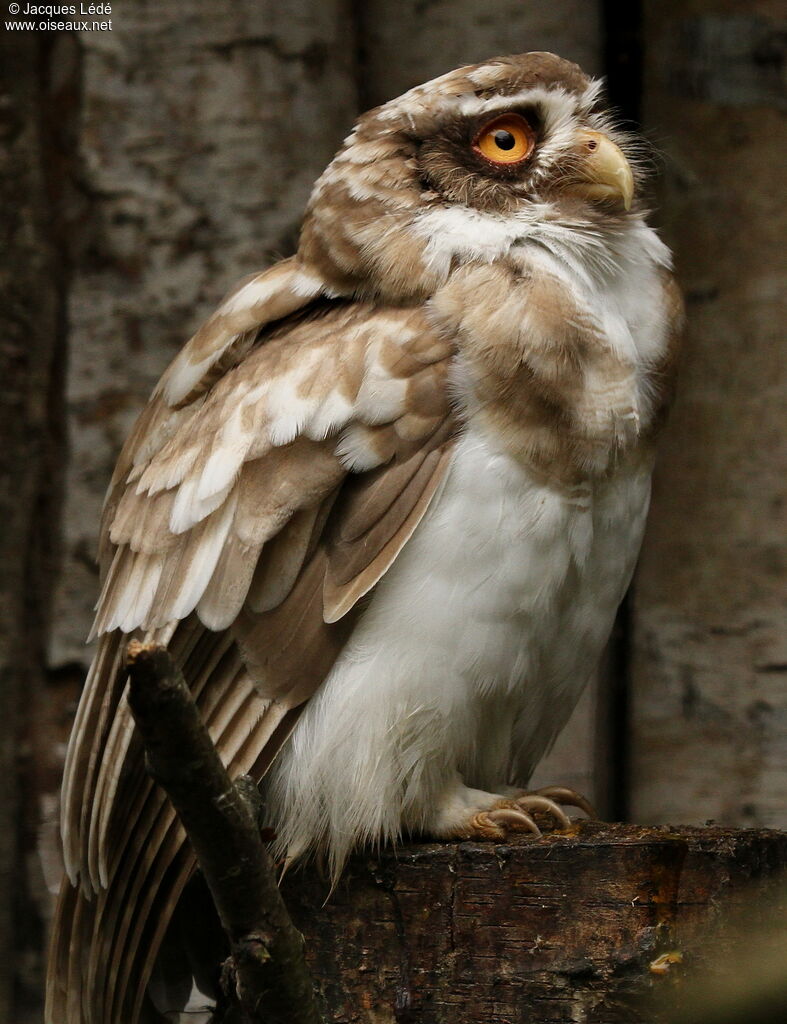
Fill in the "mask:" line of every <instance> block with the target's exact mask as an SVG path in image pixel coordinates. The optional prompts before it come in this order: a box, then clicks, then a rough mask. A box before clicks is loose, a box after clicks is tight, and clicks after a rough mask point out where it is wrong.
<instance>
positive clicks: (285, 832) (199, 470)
mask: <svg viewBox="0 0 787 1024" xmlns="http://www.w3.org/2000/svg"><path fill="white" fill-rule="evenodd" d="M637 152H638V146H637V143H636V140H632V139H631V138H630V137H629V136H627V135H624V134H622V133H621V132H620V131H619V130H618V129H617V128H616V127H615V125H614V122H613V120H612V118H611V117H610V115H609V114H608V113H607V112H606V111H605V108H604V104H603V100H602V97H601V90H600V85H599V83H598V82H596V81H593V80H591V79H589V78H588V77H586V75H585V74H583V72H582V71H581V70H580V69H579V68H578V67H576V66H575V65H574V64H571V63H568V62H567V61H565V60H562V59H560V58H558V57H556V56H554V55H552V54H549V53H527V54H523V55H519V56H512V57H504V58H500V59H495V60H490V61H488V62H486V63H483V64H478V65H474V66H470V67H463V68H460V69H458V70H456V71H453V72H451V73H450V74H447V75H444V76H443V77H441V78H438V79H435V80H434V81H432V82H428V83H427V84H425V85H422V86H419V87H417V88H414V89H411V90H410V91H409V92H407V93H405V94H404V95H403V96H401V97H399V98H398V99H395V100H392V101H391V102H389V103H386V104H385V105H383V106H381V107H378V108H377V109H375V110H372V111H370V112H369V113H367V114H365V115H363V116H362V117H361V118H360V119H359V121H358V122H357V124H356V126H355V128H354V130H353V131H352V133H351V134H350V136H349V137H348V138H347V140H346V141H345V142H344V144H343V146H342V148H341V149H340V150H339V152H338V154H337V156H336V157H335V158H334V160H333V161H332V162H331V163H330V165H329V166H328V168H327V169H326V171H325V172H324V173H323V174H322V176H321V177H320V178H319V180H318V181H317V183H316V185H315V187H314V190H313V193H312V196H311V199H310V201H309V204H308V207H307V210H306V214H305V218H304V221H303V226H302V231H301V235H300V241H299V245H298V249H297V254H296V255H295V256H293V257H292V258H291V259H286V260H284V261H282V262H280V263H277V264H276V265H275V266H273V267H271V268H269V269H267V270H265V271H263V272H262V273H259V274H256V275H255V276H253V277H251V278H249V279H247V280H246V281H244V282H243V283H241V285H240V286H239V287H238V288H237V289H236V290H235V291H234V292H232V293H231V294H230V295H229V297H228V298H226V299H225V300H224V302H223V303H222V304H221V305H220V306H219V308H218V309H217V311H216V312H215V313H214V314H213V315H212V316H211V317H210V319H209V320H208V321H207V323H206V324H205V325H204V326H203V327H201V328H200V330H199V331H198V332H197V333H196V335H195V336H194V337H193V338H192V339H191V340H190V341H189V342H188V344H187V345H186V346H185V348H184V349H183V350H182V351H181V352H180V354H179V355H178V356H177V357H176V358H175V359H174V361H173V362H172V363H171V365H170V366H169V368H168V369H167V370H166V372H165V373H164V375H163V377H162V378H161V380H160V382H159V384H158V385H157V387H156V389H155V391H154V393H153V395H152V398H151V400H150V402H149V404H148V406H147V407H146V408H145V410H144V411H143V412H142V414H141V416H140V418H139V420H138V422H137V424H136V426H135V427H134V429H133V431H132V433H131V436H130V437H129V439H128V440H127V442H126V444H125V446H124V448H123V451H122V453H121V455H120V458H119V461H118V464H117V468H116V470H115V473H114V476H113V479H112V482H111V484H110V487H109V492H108V496H107V499H106V505H105V509H104V514H103V523H102V530H101V543H100V563H101V570H102V590H101V595H100V598H99V601H98V606H97V607H98V611H97V616H96V622H95V629H94V633H95V635H96V636H97V637H98V638H99V639H98V647H97V650H96V655H95V659H94V661H93V665H92V667H91V669H90V673H89V676H88V680H87V683H86V686H85V690H84V694H83V696H82V699H81V702H80V705H79V710H78V713H77V718H76V723H75V726H74V731H73V736H72V739H71V743H70V747H69V751H68V757H67V763H66V768H65V779H64V786H63V800H62V833H63V841H64V847H65V857H66V865H67V871H68V880H67V881H66V882H65V884H64V887H63V891H62V894H61V898H60V904H59V908H58V913H57V918H56V922H55V927H54V940H53V947H52V956H51V961H50V979H49V997H48V999H49V1001H48V1009H47V1018H46V1019H47V1021H48V1024H136V1022H137V1021H138V1020H139V1019H140V1014H141V1013H142V1012H143V1006H144V1005H146V1000H147V999H149V995H146V990H147V989H148V986H149V981H150V978H151V972H152V971H153V968H154V964H155V962H156V957H157V955H158V952H159V949H160V946H161V943H162V940H163V937H164V934H165V931H166V928H167V925H168V922H169V921H170V919H171V917H172V914H173V912H174V909H175V908H176V906H177V904H178V901H179V899H180V898H181V894H182V892H183V890H184V887H185V886H186V883H187V881H188V880H189V877H190V876H191V875H192V873H193V872H194V858H193V855H192V853H191V851H190V848H189V847H188V845H187V844H186V842H185V839H184V834H183V831H182V828H181V826H180V825H179V822H178V821H177V819H176V816H175V813H174V811H173V809H172V807H171V805H170V804H169V802H168V800H167V799H166V797H165V796H164V794H163V792H162V791H161V790H160V789H158V788H157V787H156V786H155V785H154V784H153V783H152V782H151V780H150V778H149V777H148V775H147V774H146V772H145V768H144V760H143V751H142V749H141V743H140V740H139V737H138V735H137V734H136V732H135V729H134V723H133V720H132V718H131V715H130V712H129V707H128V703H127V694H126V681H125V679H124V675H123V673H122V671H120V668H121V665H122V659H123V654H124V650H125V647H126V644H127V642H128V640H129V638H132V637H137V638H146V639H148V640H152V641H155V642H159V643H163V644H166V645H168V647H169V650H170V652H171V653H172V656H173V657H174V659H175V660H176V662H177V664H178V665H179V666H180V667H181V668H182V670H183V673H184V676H185V678H186V680H187V682H188V684H189V686H190V688H191V690H192V693H193V695H194V699H195V701H196V703H197V705H198V707H199V709H200V711H201V713H202V716H203V718H204V720H205V722H206V724H207V727H208V729H209V731H210V734H211V736H212V738H213V740H214V742H215V744H216V747H217V748H218V750H219V753H220V754H221V756H222V758H223V760H224V762H225V763H226V764H227V766H228V767H229V770H230V773H231V774H232V775H233V776H238V775H240V774H242V773H248V774H250V775H252V777H254V778H255V780H258V781H259V782H260V785H261V787H262V789H263V792H264V798H265V803H266V805H267V809H268V813H269V815H270V819H271V824H272V826H273V827H274V829H275V832H276V837H277V838H276V840H275V843H274V849H275V853H276V855H277V856H278V857H280V858H284V859H287V860H288V861H295V860H298V859H301V858H304V857H306V856H307V855H310V854H319V855H322V856H324V857H325V858H326V860H327V863H328V865H329V869H330V872H331V874H332V876H333V877H334V878H336V876H337V875H338V873H339V872H340V871H341V869H342V865H343V864H344V862H345V860H346V858H347V856H348V854H349V853H350V851H351V850H352V849H353V848H354V847H356V846H358V845H360V844H364V843H367V842H374V843H378V842H394V841H396V840H397V839H399V838H400V837H402V836H410V835H425V836H430V837H438V838H439V837H444V838H451V837H487V838H492V839H494V838H499V837H502V836H504V835H505V834H506V833H507V832H508V831H511V830H517V829H530V830H534V829H535V825H534V823H533V819H532V817H531V815H530V813H529V812H530V811H532V810H533V809H536V808H542V807H548V808H549V809H550V810H551V811H552V813H553V814H554V816H555V817H556V818H557V819H558V821H561V820H563V819H562V818H561V815H562V813H563V812H562V811H561V810H560V808H558V807H556V806H555V805H554V804H553V803H552V802H551V801H547V800H546V798H545V797H544V796H537V795H535V796H534V795H529V794H526V793H525V792H524V790H523V789H522V787H524V786H525V785H526V784H527V781H528V779H529V777H530V775H531V772H532V771H533V768H534V766H535V765H536V763H537V762H538V760H539V759H540V758H541V756H542V755H543V754H544V753H545V751H546V750H547V749H548V748H549V747H550V745H551V744H552V742H553V741H554V739H555V737H556V736H557V734H558V732H559V731H560V729H561V728H562V727H563V725H564V724H565V722H566V721H567V719H568V717H569V715H570V713H571V711H572V709H573V708H574V706H575V704H576V701H577V699H578V697H579V695H580V693H581V691H582V688H583V687H584V686H585V684H586V683H587V681H588V679H589V677H590V676H591V674H592V673H593V671H594V669H595V667H596V664H597V661H598V659H599V656H600V653H601V650H602V647H603V645H604V643H605V641H606V639H607V637H608V635H609V632H610V629H611V627H612V623H613V619H614V616H615V612H616V609H617V607H618V605H619V603H620V601H621V599H622V597H623V594H624V591H625V590H626V587H627V585H628V583H629V580H630V578H631V574H632V571H633V568H634V563H635V559H636V557H637V552H638V549H639V546H640V542H641V538H642V532H643V527H644V523H645V516H646V512H647V507H648V499H649V492H650V478H651V470H652V465H653V448H654V441H655V438H656V435H657V433H658V430H659V427H660V425H661V423H662V420H663V417H664V412H665V408H666V405H667V403H668V399H669V395H670V392H671V389H672V381H673V375H674V367H675V363H676V357H677V352H678V338H679V333H680V331H679V328H680V323H681V318H682V312H681V303H680V299H679V297H678V293H677V290H676V286H675V284H674V282H673V278H672V274H671V271H670V255H669V252H668V251H667V249H666V248H665V246H664V245H663V244H662V242H661V241H659V239H658V237H657V236H656V234H655V233H654V231H653V230H652V229H651V228H650V227H649V226H648V225H647V224H646V222H645V216H644V211H643V209H642V206H641V191H642V182H641V177H642V175H641V170H640V167H639V165H638V161H637ZM553 795H557V796H560V795H561V794H560V793H559V792H556V793H555V794H553Z"/></svg>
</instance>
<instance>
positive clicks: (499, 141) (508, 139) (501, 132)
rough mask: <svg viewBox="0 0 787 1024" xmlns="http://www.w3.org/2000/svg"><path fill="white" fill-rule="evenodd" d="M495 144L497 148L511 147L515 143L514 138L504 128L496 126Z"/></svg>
mask: <svg viewBox="0 0 787 1024" xmlns="http://www.w3.org/2000/svg"><path fill="white" fill-rule="evenodd" d="M495 145H496V146H497V148H498V149H513V148H514V146H515V145H516V139H515V138H514V136H513V135H512V134H511V132H507V131H506V130H505V128H498V129H497V131H496V132H495Z"/></svg>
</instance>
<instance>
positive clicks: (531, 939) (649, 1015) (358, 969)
mask: <svg viewBox="0 0 787 1024" xmlns="http://www.w3.org/2000/svg"><path fill="white" fill-rule="evenodd" d="M786 868H787V834H786V833H781V832H773V831H768V830H745V831H741V830H733V829H724V828H717V827H713V828H685V827H681V828H640V827H636V826H630V825H606V824H601V823H597V822H583V823H581V824H578V825H577V826H576V827H575V828H574V829H573V830H572V831H571V832H570V833H568V834H566V833H558V834H553V835H548V836H545V837H544V838H542V839H539V840H532V839H524V838H523V839H521V840H518V841H514V842H511V843H506V844H505V845H495V844H491V843H487V844H481V843H470V842H468V843H454V844H428V845H411V846H404V847H401V848H400V849H399V850H397V851H388V852H384V853H383V854H381V855H379V856H376V855H365V856H357V857H355V858H354V859H353V860H352V862H351V863H350V865H349V867H348V869H347V871H346V872H345V874H344V875H343V877H342V879H341V881H340V883H339V885H338V887H337V889H336V891H335V892H334V893H333V894H331V895H330V896H329V889H330V886H329V884H328V882H327V881H326V880H325V879H324V878H322V877H321V876H320V875H319V873H318V872H316V871H313V870H310V871H309V870H307V871H298V872H294V873H292V874H291V875H288V876H287V877H286V879H285V882H284V898H285V901H286V902H287V905H288V906H289V908H290V911H291V913H292V916H293V918H294V920H295V923H296V924H297V925H298V927H299V928H300V929H301V930H302V931H303V933H304V936H305V939H306V943H307V952H308V958H309V960H310V962H311V965H312V969H313V972H314V976H315V978H316V980H317V984H318V986H319V988H320V990H321V996H322V1000H323V1003H324V1010H325V1015H326V1020H328V1021H330V1022H331V1024H449V1022H450V1024H520V1022H521V1024H524V1022H527V1024H568V1022H572V1024H573V1022H586V1024H612V1022H619V1021H632V1022H633V1021H643V1022H644V1021H647V1022H648V1024H651V1022H654V1021H655V1020H656V1016H654V1014H655V1013H656V1011H654V1010H653V1009H652V1007H651V1008H648V1009H647V1010H646V1009H644V1007H645V1005H646V1003H647V1001H648V999H649V998H650V997H651V996H652V994H653V990H654V989H656V990H657V991H658V989H659V988H663V987H664V986H669V985H671V984H673V983H674V980H675V978H676V977H678V978H679V977H680V975H681V973H682V972H683V971H685V970H686V969H691V967H692V966H707V965H706V964H704V963H703V961H704V960H707V959H708V958H710V956H711V955H712V956H713V957H714V958H715V957H716V956H718V955H719V954H720V951H722V950H723V947H724V943H725V929H727V926H726V924H725V923H724V922H725V920H726V917H727V914H726V911H733V910H734V909H735V908H736V907H737V906H739V905H740V904H741V903H743V902H745V901H748V900H749V899H751V898H752V897H756V896H759V897H760V903H758V904H757V906H760V905H761V903H762V901H763V899H764V898H765V897H768V898H769V899H770V902H771V904H773V902H774V901H779V900H781V901H782V903H783V904H785V909H787V890H785V889H784V888H783V887H782V886H780V884H779V882H780V880H781V879H783V878H784V872H785V869H786ZM326 900H327V902H326ZM752 924H753V925H756V921H753V922H752ZM711 926H713V928H714V944H713V953H712V954H711V953H710V952H706V953H704V952H703V950H704V949H705V950H709V947H708V946H707V945H706V944H705V943H704V941H703V939H702V937H703V936H705V935H706V934H707V931H708V928H709V927H711ZM729 934H730V935H732V932H730V933H729ZM730 941H732V940H731V939H730ZM675 954H677V956H676V955H675Z"/></svg>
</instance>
